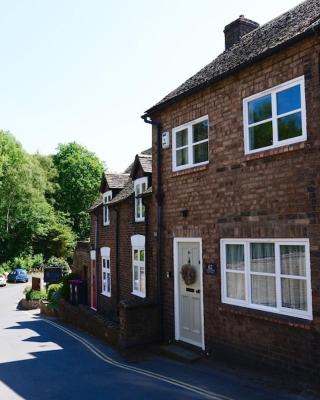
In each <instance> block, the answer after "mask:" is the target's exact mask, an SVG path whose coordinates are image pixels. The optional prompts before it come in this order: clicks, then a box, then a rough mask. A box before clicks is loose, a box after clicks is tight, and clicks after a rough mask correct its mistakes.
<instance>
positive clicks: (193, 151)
mask: <svg viewBox="0 0 320 400" xmlns="http://www.w3.org/2000/svg"><path fill="white" fill-rule="evenodd" d="M208 138H209V121H208V117H207V116H205V117H201V118H198V119H196V120H194V121H191V122H189V123H187V124H184V125H181V126H178V127H177V128H174V129H173V130H172V163H173V165H172V168H173V171H179V170H182V169H186V168H190V167H193V166H197V165H203V164H207V163H208V161H209V152H208V151H209V150H208V142H209V139H208Z"/></svg>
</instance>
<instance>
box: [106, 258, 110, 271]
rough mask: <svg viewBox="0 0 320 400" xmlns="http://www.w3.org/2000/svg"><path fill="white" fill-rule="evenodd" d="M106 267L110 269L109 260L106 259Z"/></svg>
mask: <svg viewBox="0 0 320 400" xmlns="http://www.w3.org/2000/svg"><path fill="white" fill-rule="evenodd" d="M107 269H110V260H107Z"/></svg>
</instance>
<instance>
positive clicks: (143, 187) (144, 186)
mask: <svg viewBox="0 0 320 400" xmlns="http://www.w3.org/2000/svg"><path fill="white" fill-rule="evenodd" d="M141 187H142V189H141V193H143V192H145V191H146V189H147V185H146V183H145V182H144V183H143V184H142V185H141Z"/></svg>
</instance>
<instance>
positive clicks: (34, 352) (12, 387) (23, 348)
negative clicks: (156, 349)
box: [0, 284, 320, 400]
mask: <svg viewBox="0 0 320 400" xmlns="http://www.w3.org/2000/svg"><path fill="white" fill-rule="evenodd" d="M25 286H26V285H25V284H8V285H7V287H5V288H0V400H16V399H28V400H29V399H30V400H38V399H41V400H51V399H52V400H57V399H59V400H82V399H86V400H91V399H94V400H100V399H101V400H102V399H103V400H109V399H112V400H113V399H121V400H122V399H130V400H135V399H137V400H144V399H148V400H158V399H166V400H178V399H179V400H189V399H195V400H197V399H213V400H251V399H252V400H289V399H291V400H302V399H314V400H315V399H319V398H320V397H317V396H316V395H314V394H312V393H309V394H308V395H306V394H304V395H302V394H294V393H290V392H288V391H286V390H285V389H284V388H282V387H279V386H278V387H276V386H272V385H270V384H269V383H266V382H265V381H263V380H261V379H260V378H259V377H254V376H252V375H250V374H249V375H248V374H242V373H241V372H239V371H232V370H228V369H226V368H220V367H219V366H216V367H212V365H208V363H206V362H196V363H194V364H183V363H180V362H177V361H173V360H169V359H166V358H162V357H160V356H156V355H154V354H150V353H148V352H147V351H143V350H142V351H141V352H140V351H138V352H133V353H129V354H126V355H121V354H119V353H118V352H117V351H116V350H115V349H113V348H112V347H110V346H108V345H106V344H105V343H104V342H102V341H100V340H98V339H96V338H94V337H92V336H90V335H87V334H85V333H84V332H82V331H79V330H76V329H74V328H72V327H70V326H68V325H64V324H62V323H61V322H59V321H57V320H55V319H49V318H43V317H40V315H39V311H37V310H36V311H19V310H17V308H16V306H17V303H18V301H19V300H20V299H21V298H22V293H23V290H24V288H25Z"/></svg>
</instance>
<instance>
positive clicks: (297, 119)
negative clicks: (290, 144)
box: [278, 112, 302, 140]
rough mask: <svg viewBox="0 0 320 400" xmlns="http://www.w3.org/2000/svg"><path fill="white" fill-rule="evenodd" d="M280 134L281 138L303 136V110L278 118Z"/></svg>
mask: <svg viewBox="0 0 320 400" xmlns="http://www.w3.org/2000/svg"><path fill="white" fill-rule="evenodd" d="M278 136H279V140H286V139H290V138H294V137H297V136H302V119H301V112H298V113H295V114H291V115H287V116H286V117H282V118H279V119H278Z"/></svg>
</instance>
